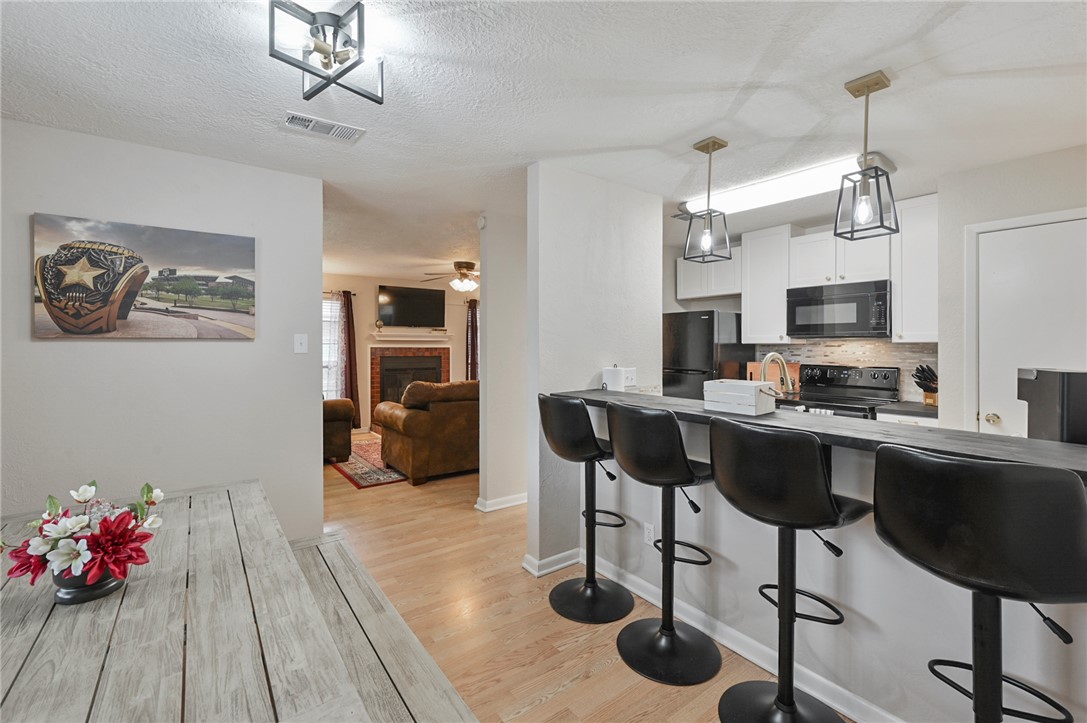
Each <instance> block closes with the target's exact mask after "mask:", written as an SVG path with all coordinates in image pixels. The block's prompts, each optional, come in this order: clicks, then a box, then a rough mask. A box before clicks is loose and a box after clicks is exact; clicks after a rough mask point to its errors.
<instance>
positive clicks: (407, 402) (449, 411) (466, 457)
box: [374, 381, 479, 485]
mask: <svg viewBox="0 0 1087 723" xmlns="http://www.w3.org/2000/svg"><path fill="white" fill-rule="evenodd" d="M374 422H375V423H376V424H379V425H381V459H382V461H384V462H385V464H387V465H388V466H390V467H395V468H396V469H398V470H400V471H401V472H402V473H404V474H406V475H407V476H408V481H409V482H410V483H411V484H413V485H421V484H423V483H424V482H426V481H427V478H428V477H434V476H437V475H441V474H452V473H454V472H467V471H469V470H474V469H479V382H477V381H464V382H448V383H446V384H435V383H432V382H412V383H411V384H409V385H408V388H407V389H405V390H404V396H403V398H401V400H400V404H397V403H396V402H382V403H381V404H379V405H377V407H376V408H375V409H374Z"/></svg>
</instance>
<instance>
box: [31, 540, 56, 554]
mask: <svg viewBox="0 0 1087 723" xmlns="http://www.w3.org/2000/svg"><path fill="white" fill-rule="evenodd" d="M52 549H53V543H52V541H50V540H43V539H42V538H40V537H33V538H31V539H30V544H29V545H27V548H26V551H27V552H29V553H30V554H31V555H44V554H45V553H47V552H51V551H52Z"/></svg>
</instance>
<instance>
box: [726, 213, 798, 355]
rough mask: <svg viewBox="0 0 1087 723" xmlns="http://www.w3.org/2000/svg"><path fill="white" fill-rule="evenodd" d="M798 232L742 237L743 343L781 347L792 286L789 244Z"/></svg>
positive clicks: (765, 231) (766, 232) (773, 230)
mask: <svg viewBox="0 0 1087 723" xmlns="http://www.w3.org/2000/svg"><path fill="white" fill-rule="evenodd" d="M798 230H799V229H797V228H796V227H794V226H788V225H787V226H775V227H774V228H767V229H762V230H760V231H749V232H748V233H745V234H744V235H743V242H744V253H743V257H742V259H741V261H742V263H741V264H740V273H741V279H740V283H741V287H742V290H743V294H742V296H741V297H740V310H741V312H742V313H743V320H744V323H743V343H744V344H781V343H787V342H789V341H790V339H789V337H788V336H786V335H785V326H786V314H787V311H786V306H785V289H786V288H788V286H789V241H790V239H791V238H792V236H793V234H794V233H796V232H797V231H798Z"/></svg>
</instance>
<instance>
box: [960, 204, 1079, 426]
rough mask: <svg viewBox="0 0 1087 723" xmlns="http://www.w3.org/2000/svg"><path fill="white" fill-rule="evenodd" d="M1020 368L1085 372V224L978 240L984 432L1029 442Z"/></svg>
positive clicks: (1036, 228) (980, 388) (1055, 225)
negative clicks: (1018, 376) (1019, 384)
mask: <svg viewBox="0 0 1087 723" xmlns="http://www.w3.org/2000/svg"><path fill="white" fill-rule="evenodd" d="M1020 367H1043V368H1058V369H1072V370H1083V371H1087V220H1084V219H1079V220H1075V221H1065V222H1063V223H1052V224H1046V225H1042V226H1030V227H1025V228H1016V229H1008V230H1005V231H994V232H990V233H983V234H981V235H980V236H979V238H978V377H977V379H978V402H979V405H978V409H979V414H980V421H979V426H978V428H979V431H981V432H988V433H992V434H1005V435H1009V436H1018V437H1025V436H1026V433H1027V404H1026V402H1021V401H1019V399H1018V397H1017V384H1016V372H1017V370H1018V369H1019V368H1020Z"/></svg>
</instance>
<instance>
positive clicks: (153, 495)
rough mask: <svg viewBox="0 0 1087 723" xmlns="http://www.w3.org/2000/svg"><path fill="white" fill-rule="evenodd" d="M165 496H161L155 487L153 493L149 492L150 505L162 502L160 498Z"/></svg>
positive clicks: (160, 491) (160, 492)
mask: <svg viewBox="0 0 1087 723" xmlns="http://www.w3.org/2000/svg"><path fill="white" fill-rule="evenodd" d="M165 496H166V495H164V494H162V490H160V489H159V488H158V487H156V488H155V489H154V491H152V492H151V504H153V505H157V504H158V503H159V502H162V498H163V497H165Z"/></svg>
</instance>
